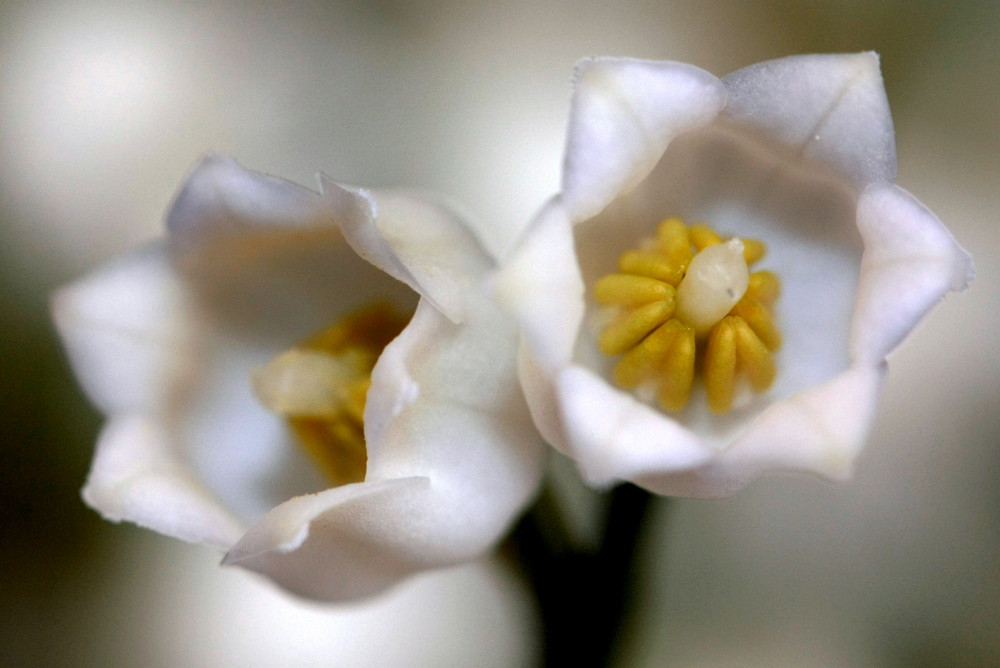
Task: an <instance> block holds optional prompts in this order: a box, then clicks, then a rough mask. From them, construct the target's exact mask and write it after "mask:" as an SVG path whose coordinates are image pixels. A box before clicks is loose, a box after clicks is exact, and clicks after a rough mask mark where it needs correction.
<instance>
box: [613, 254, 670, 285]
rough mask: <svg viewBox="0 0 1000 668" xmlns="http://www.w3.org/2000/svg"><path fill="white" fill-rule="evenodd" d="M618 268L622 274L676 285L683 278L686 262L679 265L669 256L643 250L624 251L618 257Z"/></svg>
mask: <svg viewBox="0 0 1000 668" xmlns="http://www.w3.org/2000/svg"><path fill="white" fill-rule="evenodd" d="M618 269H619V271H621V273H623V274H633V275H635V276H646V277H648V278H655V279H657V280H660V281H664V282H666V283H669V284H670V285H674V286H676V285H677V284H678V283H680V282H681V279H682V278H684V270H685V269H687V263H686V262H685V263H684V264H683V265H679V264H677V263H676V262H674V261H673V260H671V259H670V258H669V257H666V256H664V255H659V254H656V253H646V252H643V251H626V252H625V253H622V256H621V257H620V258H619V259H618Z"/></svg>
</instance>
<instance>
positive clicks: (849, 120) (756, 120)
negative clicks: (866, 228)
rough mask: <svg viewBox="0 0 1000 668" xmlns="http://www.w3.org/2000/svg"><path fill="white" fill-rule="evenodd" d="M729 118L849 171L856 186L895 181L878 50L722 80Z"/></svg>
mask: <svg viewBox="0 0 1000 668" xmlns="http://www.w3.org/2000/svg"><path fill="white" fill-rule="evenodd" d="M722 81H723V83H724V84H725V85H726V89H727V90H728V91H729V104H728V106H727V107H726V110H725V112H724V116H725V117H727V118H729V119H731V120H732V121H734V122H736V123H738V124H740V125H745V126H749V127H754V128H757V129H759V130H761V131H763V132H765V133H767V134H768V135H770V136H772V137H775V138H777V139H779V140H780V141H782V142H784V143H786V144H788V145H789V146H791V147H794V148H796V149H799V150H800V151H801V152H802V153H803V154H804V155H806V156H809V157H812V158H815V159H816V160H819V161H820V162H824V163H826V164H828V165H830V166H831V167H833V168H835V169H837V170H839V171H843V172H844V173H846V174H848V175H850V176H851V178H852V179H853V181H854V183H855V184H856V185H857V186H858V187H861V188H863V187H865V186H867V185H868V184H869V183H876V182H878V183H889V182H892V181H893V180H894V179H895V178H896V144H895V139H894V135H893V129H892V116H891V115H890V113H889V102H888V99H887V98H886V95H885V88H884V87H883V85H882V75H881V74H880V73H879V66H878V56H877V55H876V54H874V53H870V52H869V53H859V54H848V55H841V54H824V55H805V56H791V57H789V58H781V59H779V60H769V61H766V62H763V63H757V64H756V65H751V66H750V67H746V68H744V69H742V70H738V71H736V72H733V73H732V74H730V75H728V76H726V77H723V79H722Z"/></svg>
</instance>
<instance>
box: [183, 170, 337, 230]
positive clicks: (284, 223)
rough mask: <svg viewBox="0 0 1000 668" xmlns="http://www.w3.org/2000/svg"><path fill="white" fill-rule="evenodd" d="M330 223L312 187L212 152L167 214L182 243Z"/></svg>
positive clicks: (324, 207) (323, 205) (191, 175)
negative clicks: (247, 232)
mask: <svg viewBox="0 0 1000 668" xmlns="http://www.w3.org/2000/svg"><path fill="white" fill-rule="evenodd" d="M333 224H334V221H333V219H332V218H331V217H330V215H329V211H328V210H327V208H326V205H325V204H324V203H323V202H322V201H321V200H320V199H319V198H318V197H317V195H316V193H314V192H312V191H311V190H309V189H307V188H303V187H302V186H300V185H297V184H294V183H291V182H289V181H285V180H284V179H280V178H277V177H274V176H268V175H266V174H261V173H259V172H254V171H251V170H248V169H245V168H244V167H242V166H241V165H240V164H239V163H237V162H236V161H235V160H233V159H232V158H226V157H222V156H217V155H209V156H206V157H205V158H203V159H202V161H201V162H200V163H198V164H197V165H196V166H195V167H194V169H193V170H191V173H190V174H189V175H188V177H187V180H186V181H185V183H184V187H183V188H182V189H181V191H180V192H179V193H178V194H177V196H176V197H175V198H174V202H173V204H172V205H171V207H170V212H169V214H167V230H168V231H169V232H170V235H171V238H172V240H173V241H174V242H175V243H180V244H181V245H183V246H187V245H188V244H191V243H198V241H199V239H200V237H202V236H203V235H219V234H233V233H240V232H244V231H247V230H248V229H249V228H254V227H265V228H266V227H273V226H278V227H293V228H295V227H298V228H302V227H311V226H326V227H330V226H332V225H333Z"/></svg>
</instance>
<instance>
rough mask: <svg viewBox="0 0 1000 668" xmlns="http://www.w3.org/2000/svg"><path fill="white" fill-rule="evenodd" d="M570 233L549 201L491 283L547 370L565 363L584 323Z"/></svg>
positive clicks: (554, 203) (557, 202)
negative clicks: (517, 321) (581, 324)
mask: <svg viewBox="0 0 1000 668" xmlns="http://www.w3.org/2000/svg"><path fill="white" fill-rule="evenodd" d="M573 246H574V242H573V229H572V225H571V223H570V220H569V217H568V216H567V214H566V211H565V209H564V208H563V206H562V202H561V201H560V200H558V199H557V200H553V201H551V202H549V203H548V204H547V205H546V206H545V208H544V209H543V210H542V211H541V213H540V214H539V215H538V217H537V218H536V219H535V220H534V221H533V222H532V223H531V225H530V226H529V228H528V230H526V232H525V234H524V236H523V237H522V238H521V243H519V244H518V245H517V247H516V248H515V249H514V251H513V252H512V253H511V255H510V256H509V257H508V258H507V260H506V262H504V266H503V269H502V270H501V272H500V273H499V274H498V275H497V277H496V279H495V281H494V284H495V286H496V291H497V295H498V297H499V298H500V300H501V302H502V303H503V305H504V306H505V307H506V308H507V309H509V310H510V311H511V312H512V313H513V314H514V315H515V316H516V317H517V318H518V320H519V321H520V324H521V326H522V328H523V334H524V336H525V337H526V339H527V341H528V343H529V344H530V345H531V347H532V349H533V350H534V351H535V353H536V354H537V355H538V357H539V361H540V362H541V364H542V365H543V367H544V368H545V369H547V370H551V369H554V368H556V367H558V366H559V365H561V364H565V363H567V362H568V361H569V359H570V356H571V355H572V351H573V345H574V344H575V342H576V337H577V332H578V330H579V328H580V323H581V322H582V320H583V311H584V302H583V296H584V288H583V278H582V277H581V275H580V268H579V266H578V265H577V263H576V258H575V251H574V249H573Z"/></svg>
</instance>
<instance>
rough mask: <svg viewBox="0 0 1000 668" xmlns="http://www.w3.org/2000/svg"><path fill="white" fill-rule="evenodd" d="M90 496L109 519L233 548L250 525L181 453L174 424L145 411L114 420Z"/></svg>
mask: <svg viewBox="0 0 1000 668" xmlns="http://www.w3.org/2000/svg"><path fill="white" fill-rule="evenodd" d="M83 498H84V500H85V501H86V502H87V503H88V504H89V505H90V506H91V507H93V508H95V509H96V510H98V511H99V512H100V513H101V514H102V515H103V516H104V517H105V519H108V520H111V521H113V522H120V521H122V520H125V521H128V522H134V523H135V524H138V525H139V526H142V527H146V528H149V529H153V530H154V531H158V532H160V533H162V534H166V535H168V536H173V537H175V538H180V539H181V540H186V541H190V542H195V543H203V544H206V545H212V546H214V547H218V548H220V549H227V548H228V547H230V546H231V545H233V544H235V543H236V541H237V540H238V539H239V537H240V535H241V534H242V533H243V530H244V527H243V526H242V524H241V522H240V521H239V520H238V519H237V518H235V517H234V516H233V515H232V514H231V513H229V511H228V510H227V509H226V508H225V507H224V506H223V505H222V504H221V503H219V501H218V500H217V499H216V498H215V497H214V495H212V493H211V492H210V491H209V490H208V489H206V488H205V486H204V485H203V484H202V482H201V481H200V480H198V479H197V477H195V476H194V475H193V473H192V471H191V470H190V468H189V467H188V466H187V465H186V464H185V463H184V461H183V459H182V458H180V457H178V456H177V452H176V449H175V448H174V447H173V446H172V444H171V442H170V436H169V432H168V430H167V429H166V428H165V426H164V425H162V424H157V423H156V422H155V421H154V420H151V419H149V418H145V417H142V416H138V415H134V416H128V415H126V416H122V417H117V418H113V419H111V420H109V422H108V424H107V425H106V426H105V427H104V430H103V431H102V432H101V436H100V439H99V440H98V443H97V452H96V453H95V455H94V461H93V463H92V464H91V468H90V475H89V476H88V477H87V484H86V486H85V487H84V488H83Z"/></svg>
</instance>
